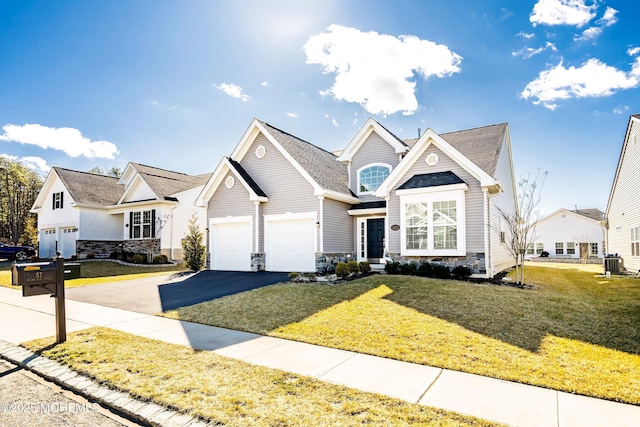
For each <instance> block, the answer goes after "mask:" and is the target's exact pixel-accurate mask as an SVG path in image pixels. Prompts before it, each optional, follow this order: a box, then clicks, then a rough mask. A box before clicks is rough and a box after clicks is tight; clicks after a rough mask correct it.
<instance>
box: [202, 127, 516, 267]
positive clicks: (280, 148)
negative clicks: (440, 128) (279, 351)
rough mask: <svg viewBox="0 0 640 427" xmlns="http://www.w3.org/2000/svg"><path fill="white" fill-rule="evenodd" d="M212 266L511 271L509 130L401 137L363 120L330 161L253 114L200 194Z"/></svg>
mask: <svg viewBox="0 0 640 427" xmlns="http://www.w3.org/2000/svg"><path fill="white" fill-rule="evenodd" d="M198 199H199V202H198V203H199V205H200V206H203V207H205V206H206V207H207V211H208V213H207V217H208V220H209V228H208V230H209V237H208V246H209V251H208V252H209V256H210V268H211V269H216V270H245V271H258V270H268V271H301V272H310V271H323V270H325V269H326V268H327V266H328V265H329V264H334V263H335V262H336V261H338V260H349V259H354V260H359V261H360V260H368V261H369V262H371V263H383V262H384V261H385V260H388V259H394V260H403V261H408V260H420V259H428V260H432V261H434V260H435V261H440V262H444V263H447V264H448V265H466V266H469V267H470V268H472V270H473V272H474V273H475V274H477V275H481V276H493V275H494V274H495V273H497V272H499V271H501V270H503V269H505V268H507V267H509V266H511V265H513V263H514V261H513V259H512V258H511V257H510V256H509V252H508V250H507V247H506V245H505V243H504V232H506V231H507V230H506V227H505V226H504V224H503V223H502V221H503V220H501V214H500V210H502V211H504V212H506V213H513V212H514V210H515V206H516V195H515V185H514V176H513V167H512V160H511V144H510V139H509V130H508V125H507V124H506V123H505V124H499V125H492V126H486V127H481V128H476V129H469V130H464V131H458V132H452V133H447V134H442V135H438V134H436V133H435V132H434V131H432V130H431V129H428V130H427V131H426V132H425V133H424V134H423V135H422V136H421V137H420V138H418V139H414V140H409V141H403V140H400V139H399V138H398V137H396V136H395V135H393V134H392V133H391V132H389V131H388V130H387V129H385V128H384V127H383V126H382V125H381V124H380V123H378V122H376V121H375V120H373V119H368V120H367V121H366V123H365V124H364V125H363V126H362V128H361V129H360V130H359V132H358V133H357V134H356V136H355V137H354V138H353V139H352V140H351V142H349V144H348V145H347V147H346V148H345V149H344V150H343V151H342V152H341V154H340V155H339V156H336V155H334V154H332V153H329V152H328V151H325V150H323V149H321V148H319V147H317V146H315V145H313V144H310V143H308V142H306V141H303V140H301V139H299V138H297V137H295V136H293V135H290V134H288V133H286V132H284V131H281V130H279V129H277V128H275V127H273V126H271V125H269V124H267V123H265V122H262V121H260V120H257V119H254V120H253V121H252V122H251V125H250V126H249V128H248V129H247V131H246V132H245V134H244V135H243V137H242V138H241V140H240V142H239V143H238V145H237V146H236V148H235V149H234V151H233V152H232V153H231V156H230V157H225V158H224V159H222V161H221V162H220V164H219V165H218V167H217V168H216V170H215V172H214V173H213V175H212V176H211V179H210V180H209V182H207V184H206V185H205V187H204V188H203V190H202V193H201V195H200V196H199V197H198Z"/></svg>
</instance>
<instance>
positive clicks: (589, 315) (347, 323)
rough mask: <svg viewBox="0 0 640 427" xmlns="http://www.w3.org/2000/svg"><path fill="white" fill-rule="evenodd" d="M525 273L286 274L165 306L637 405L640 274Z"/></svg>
mask: <svg viewBox="0 0 640 427" xmlns="http://www.w3.org/2000/svg"><path fill="white" fill-rule="evenodd" d="M526 281H527V282H528V283H532V284H534V285H535V287H536V288H535V289H533V290H522V289H517V288H512V287H507V286H495V285H487V284H472V283H466V282H456V281H443V280H433V279H425V278H419V277H406V276H384V275H377V276H370V277H367V278H364V279H360V280H356V281H353V282H348V283H344V284H341V285H337V286H330V285H326V284H305V285H294V284H279V285H274V286H271V287H265V288H261V289H257V290H254V291H251V292H245V293H242V294H237V295H233V296H229V297H225V298H222V299H218V300H213V301H209V302H205V303H201V304H197V305H195V306H191V307H185V308H181V309H178V310H174V311H170V312H167V313H165V314H164V315H165V316H167V317H172V318H179V319H182V320H189V321H194V322H198V323H204V324H209V325H215V326H221V327H226V328H231V329H240V330H244V331H248V332H254V333H260V334H265V335H271V336H276V337H281V338H287V339H293V340H297V341H303V342H309V343H313V344H318V345H323V346H328V347H334V348H340V349H345V350H351V351H356V352H360V353H366V354H373V355H377V356H383V357H389V358H393V359H398V360H403V361H408V362H414V363H420V364H426V365H431V366H437V367H443V368H448V369H455V370H460V371H464V372H470V373H474V374H479V375H486V376H490V377H494V378H500V379H505V380H511V381H518V382H522V383H526V384H532V385H536V386H542V387H549V388H552V389H556V390H563V391H568V392H572V393H579V394H583V395H587V396H593V397H599V398H606V399H611V400H616V401H622V402H628V403H633V404H640V328H638V325H639V324H640V280H637V279H631V278H624V277H622V278H618V277H614V278H612V279H609V280H606V279H603V278H600V277H599V276H598V275H595V274H593V273H584V272H580V271H576V270H559V269H550V268H543V267H538V268H536V267H528V268H527V271H526Z"/></svg>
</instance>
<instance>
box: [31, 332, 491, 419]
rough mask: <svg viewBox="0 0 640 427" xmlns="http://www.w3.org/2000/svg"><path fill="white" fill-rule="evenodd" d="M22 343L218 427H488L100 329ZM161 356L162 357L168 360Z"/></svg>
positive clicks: (301, 377) (386, 399)
mask: <svg viewBox="0 0 640 427" xmlns="http://www.w3.org/2000/svg"><path fill="white" fill-rule="evenodd" d="M53 343H54V340H53V339H52V338H48V339H42V340H37V341H32V342H29V343H24V344H23V345H24V346H25V347H26V348H29V349H31V350H33V351H36V352H40V353H41V354H43V355H44V356H46V357H48V358H51V359H53V360H56V361H58V362H59V363H62V364H64V365H67V366H69V367H70V368H71V369H73V370H75V371H78V372H81V373H84V374H86V375H89V376H91V377H93V378H95V379H96V380H97V381H99V382H101V383H105V384H108V385H109V386H111V387H114V388H118V389H121V390H124V391H128V392H130V393H131V394H133V395H134V396H136V397H138V398H141V399H144V400H152V401H154V402H156V403H159V404H162V405H165V406H169V407H172V408H175V409H177V410H179V411H182V412H185V413H188V414H190V415H194V416H199V417H201V418H204V419H206V420H209V421H210V423H211V425H225V426H347V425H349V426H353V425H377V426H382V425H384V426H397V425H405V426H408V425H412V426H414V425H415V426H488V425H493V423H489V422H486V421H482V420H479V419H477V418H473V417H470V416H463V415H459V414H455V413H452V412H447V411H444V410H440V409H433V408H429V407H425V406H421V405H418V404H415V403H407V402H403V401H400V400H397V399H392V398H388V397H384V396H380V395H376V394H373V393H364V392H360V391H357V390H353V389H349V388H347V387H342V386H338V385H334V384H329V383H324V382H322V381H319V380H315V379H313V378H308V377H304V376H300V375H295V374H290V373H287V372H283V371H278V370H275V369H269V368H265V367H261V366H255V365H251V364H249V363H246V362H241V361H237V360H233V359H229V358H226V357H222V356H219V355H216V354H215V353H212V352H209V351H194V350H192V349H189V348H187V347H184V346H179V345H174V344H167V343H164V342H160V341H156V340H152V339H148V338H142V337H137V336H134V335H129V334H125V333H123V332H118V331H114V330H110V329H106V328H92V329H88V330H84V331H80V332H74V333H72V334H69V336H68V339H67V341H66V342H65V343H63V344H58V345H54V344H53ZM168 355H169V356H168Z"/></svg>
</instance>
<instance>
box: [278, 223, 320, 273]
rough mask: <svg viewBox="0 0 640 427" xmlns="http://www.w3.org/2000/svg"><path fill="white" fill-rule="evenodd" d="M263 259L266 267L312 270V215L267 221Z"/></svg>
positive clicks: (313, 265)
mask: <svg viewBox="0 0 640 427" xmlns="http://www.w3.org/2000/svg"><path fill="white" fill-rule="evenodd" d="M266 229H267V236H266V237H267V241H266V246H267V247H266V263H267V270H269V271H283V272H291V271H302V272H308V271H315V238H316V236H315V234H316V227H315V221H314V220H313V219H294V220H281V221H268V222H267V223H266Z"/></svg>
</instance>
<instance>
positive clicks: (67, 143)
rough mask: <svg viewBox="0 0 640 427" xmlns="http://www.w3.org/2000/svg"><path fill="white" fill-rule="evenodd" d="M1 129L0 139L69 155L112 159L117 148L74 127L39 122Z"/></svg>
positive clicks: (10, 125)
mask: <svg viewBox="0 0 640 427" xmlns="http://www.w3.org/2000/svg"><path fill="white" fill-rule="evenodd" d="M2 130H4V134H2V135H0V141H10V142H19V143H21V144H28V145H36V146H38V147H40V148H43V149H49V148H52V149H54V150H60V151H62V152H64V153H65V154H67V155H68V156H71V157H80V156H84V157H88V158H90V159H94V158H96V157H97V158H105V159H113V158H114V157H115V156H116V155H117V154H118V148H117V147H116V145H115V144H113V143H112V142H109V141H91V140H90V139H89V138H86V137H84V136H82V133H81V132H80V131H79V130H78V129H74V128H50V127H47V126H42V125H39V124H25V125H24V126H17V125H12V124H7V125H5V126H4V127H3V128H2Z"/></svg>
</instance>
